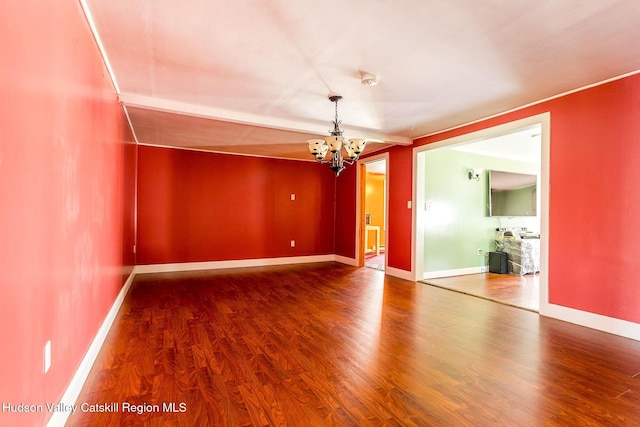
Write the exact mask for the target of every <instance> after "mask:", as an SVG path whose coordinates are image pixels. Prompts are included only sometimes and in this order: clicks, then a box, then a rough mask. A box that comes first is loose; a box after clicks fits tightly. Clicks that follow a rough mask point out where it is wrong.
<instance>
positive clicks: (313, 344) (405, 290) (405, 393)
mask: <svg viewBox="0 0 640 427" xmlns="http://www.w3.org/2000/svg"><path fill="white" fill-rule="evenodd" d="M639 400H640V342H637V341H633V340H629V339H625V338H621V337H618V336H614V335H610V334H606V333H602V332H598V331H594V330H590V329H586V328H582V327H579V326H576V325H572V324H569V323H564V322H560V321H556V320H553V319H549V318H545V317H541V316H539V315H538V314H536V313H533V312H530V311H526V310H520V309H516V308H513V307H510V306H507V305H502V304H496V303H494V302H492V301H488V300H484V299H479V298H473V297H469V296H467V295H464V294H461V293H456V292H451V291H448V290H444V289H441V288H438V287H434V286H428V285H425V284H423V283H415V282H409V281H404V280H400V279H396V278H392V277H389V276H385V275H384V274H381V272H379V271H375V270H372V269H368V268H354V267H349V266H345V265H342V264H338V263H319V264H307V265H297V266H280V267H262V268H248V269H237V270H217V271H202V272H190V273H172V274H166V273H165V274H147V275H140V276H138V277H136V279H135V282H134V283H133V285H132V287H131V290H130V292H129V295H127V297H126V299H125V301H124V304H123V307H122V309H121V310H120V312H119V314H118V316H117V318H116V320H115V322H114V325H113V327H112V330H111V331H110V333H109V335H108V337H107V339H106V341H105V344H104V346H103V349H102V350H101V352H100V354H99V356H98V358H97V360H96V363H95V364H94V366H93V368H92V370H91V372H90V374H89V377H88V379H87V382H86V384H85V386H84V388H83V390H82V392H81V394H80V397H79V399H78V401H77V402H76V403H77V404H78V405H82V404H85V405H99V404H108V403H111V402H115V403H118V404H119V406H118V409H117V410H116V411H111V412H107V411H102V412H88V411H81V410H79V411H78V412H76V413H75V414H74V415H71V417H70V418H69V421H68V424H67V425H69V426H129V425H130V426H138V425H141V426H147V425H148V426H168V425H172V426H173V425H175V426H285V425H286V426H382V425H388V426H487V425H491V426H539V425H549V426H570V425H639V424H640V406H639V405H638V402H639ZM125 403H126V404H128V405H129V406H126V407H127V408H129V409H125ZM130 405H141V406H135V407H134V408H136V409H139V410H137V411H136V410H131V408H132V406H130ZM155 405H157V408H158V411H156V410H155V408H156V406H155ZM172 405H173V406H172ZM86 407H87V406H85V408H86ZM145 408H146V409H147V410H145ZM171 408H175V410H176V412H173V411H170V410H169V409H171ZM182 409H184V411H182V412H181V410H182Z"/></svg>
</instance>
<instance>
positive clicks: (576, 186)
mask: <svg viewBox="0 0 640 427" xmlns="http://www.w3.org/2000/svg"><path fill="white" fill-rule="evenodd" d="M543 112H550V115H551V142H550V165H549V167H550V176H549V185H550V195H549V198H550V200H549V209H550V212H549V264H550V267H549V302H550V303H552V304H557V305H560V306H565V307H569V308H574V309H578V310H582V311H586V312H590V313H595V314H600V315H604V316H608V317H612V318H616V319H622V320H627V321H630V322H635V323H640V297H639V296H638V295H640V293H639V292H638V274H637V265H638V259H637V258H638V257H637V250H636V249H637V246H638V244H637V241H638V239H637V237H638V235H640V221H638V218H640V180H638V178H637V168H638V165H640V143H639V141H640V119H639V118H640V74H636V75H633V76H630V77H626V78H624V79H620V80H616V81H612V82H609V83H606V84H602V85H600V86H596V87H593V88H589V89H586V90H582V91H579V92H576V93H573V94H570V95H566V96H563V97H560V98H557V99H554V100H551V101H548V102H544V103H541V104H537V105H534V106H531V107H528V108H524V109H522V110H518V111H515V112H513V113H509V114H505V115H503V116H499V117H495V118H492V119H490V120H486V121H483V122H478V123H475V124H473V125H469V126H465V127H462V128H459V129H455V130H453V131H450V132H446V133H442V134H439V135H434V136H431V137H427V138H423V139H421V140H418V141H416V142H415V145H424V144H429V143H433V142H437V141H441V140H445V139H448V138H452V137H455V136H459V135H464V134H467V133H470V132H474V131H478V130H481V129H486V128H490V127H493V126H497V125H500V124H504V123H508V122H511V121H514V120H518V119H521V118H524V117H529V116H533V115H536V114H540V113H543ZM391 158H392V159H393V155H392V157H391ZM389 183H390V187H391V188H390V190H389V191H390V194H391V191H393V188H397V187H398V186H403V185H408V184H409V181H406V180H405V181H403V182H399V181H397V182H395V183H392V182H391V180H390V181H389ZM393 227H394V228H397V227H399V228H400V229H402V230H404V231H405V232H406V231H407V230H410V229H411V221H408V222H406V220H405V221H402V222H401V223H394V224H393ZM389 229H390V233H391V229H392V226H391V225H390V227H389Z"/></svg>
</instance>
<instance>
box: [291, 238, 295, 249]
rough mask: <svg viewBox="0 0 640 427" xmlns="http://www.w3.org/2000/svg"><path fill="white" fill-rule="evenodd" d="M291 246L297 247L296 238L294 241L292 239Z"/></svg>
mask: <svg viewBox="0 0 640 427" xmlns="http://www.w3.org/2000/svg"><path fill="white" fill-rule="evenodd" d="M291 247H292V248H295V247H296V241H295V240H292V241H291Z"/></svg>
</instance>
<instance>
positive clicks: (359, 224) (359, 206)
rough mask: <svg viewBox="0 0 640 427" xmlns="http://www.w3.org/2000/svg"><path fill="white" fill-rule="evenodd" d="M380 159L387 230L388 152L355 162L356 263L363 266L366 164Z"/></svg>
mask: <svg viewBox="0 0 640 427" xmlns="http://www.w3.org/2000/svg"><path fill="white" fill-rule="evenodd" d="M381 160H384V162H385V182H384V186H385V192H384V209H385V212H386V213H387V214H386V215H385V218H384V229H385V230H386V231H388V230H389V180H388V177H389V153H388V152H385V153H381V154H376V155H372V156H370V157H367V158H365V159H360V160H358V162H357V168H358V173H357V176H356V188H357V197H356V214H357V216H358V218H357V221H356V265H357V266H358V267H364V251H365V247H364V233H365V231H364V223H365V196H366V186H365V184H366V179H365V174H366V172H367V164H369V163H376V162H379V161H381ZM388 241H389V239H388V236H387V238H385V248H384V251H385V252H384V253H385V257H384V269H385V271H386V270H387V265H388V260H389V256H388V255H389V244H388Z"/></svg>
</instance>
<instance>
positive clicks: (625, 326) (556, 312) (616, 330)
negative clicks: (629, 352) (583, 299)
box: [545, 304, 640, 341]
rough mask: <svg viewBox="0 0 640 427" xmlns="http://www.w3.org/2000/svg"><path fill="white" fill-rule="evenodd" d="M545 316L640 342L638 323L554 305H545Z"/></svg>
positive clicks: (639, 324) (639, 326)
mask: <svg viewBox="0 0 640 427" xmlns="http://www.w3.org/2000/svg"><path fill="white" fill-rule="evenodd" d="M545 316H548V317H552V318H554V319H558V320H562V321H565V322H569V323H573V324H576V325H580V326H585V327H587V328H591V329H596V330H598V331H602V332H608V333H610V334H614V335H619V336H622V337H625V338H630V339H632V340H636V341H640V323H633V322H629V321H627V320H621V319H616V318H614V317H608V316H603V315H601V314H595V313H590V312H588V311H582V310H577V309H574V308H569V307H564V306H561V305H556V304H547V307H546V313H545Z"/></svg>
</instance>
